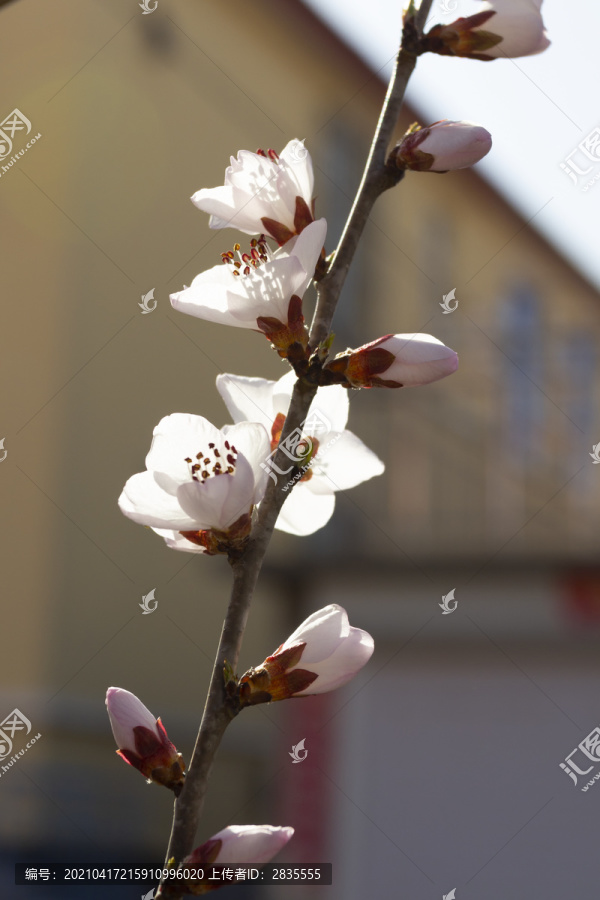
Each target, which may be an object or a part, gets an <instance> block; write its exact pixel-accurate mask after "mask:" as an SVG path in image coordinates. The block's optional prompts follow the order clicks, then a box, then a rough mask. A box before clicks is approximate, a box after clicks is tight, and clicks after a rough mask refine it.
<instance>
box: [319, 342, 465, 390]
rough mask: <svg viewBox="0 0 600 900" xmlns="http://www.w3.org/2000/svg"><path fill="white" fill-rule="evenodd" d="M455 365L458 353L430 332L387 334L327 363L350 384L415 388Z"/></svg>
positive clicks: (351, 385)
mask: <svg viewBox="0 0 600 900" xmlns="http://www.w3.org/2000/svg"><path fill="white" fill-rule="evenodd" d="M457 368H458V356H457V354H456V353H455V352H454V350H451V349H450V347H446V345H445V344H442V342H441V341H438V339H437V338H434V337H432V335H430V334H388V335H385V337H381V338H378V339H377V340H376V341H372V342H371V343H370V344H365V345H364V347H359V348H358V349H357V350H348V351H346V353H340V354H339V356H336V357H335V359H333V360H332V361H331V362H330V363H328V365H327V366H325V371H326V372H327V371H330V372H331V373H332V374H334V375H335V377H336V379H337V380H339V381H345V383H346V384H347V385H349V386H350V387H356V388H361V387H366V388H371V387H388V388H398V387H416V386H417V385H421V384H430V383H431V382H432V381H439V379H440V378H445V377H446V375H451V374H452V373H453V372H455V371H456V369H457Z"/></svg>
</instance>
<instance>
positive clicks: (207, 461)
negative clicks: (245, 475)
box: [185, 441, 238, 483]
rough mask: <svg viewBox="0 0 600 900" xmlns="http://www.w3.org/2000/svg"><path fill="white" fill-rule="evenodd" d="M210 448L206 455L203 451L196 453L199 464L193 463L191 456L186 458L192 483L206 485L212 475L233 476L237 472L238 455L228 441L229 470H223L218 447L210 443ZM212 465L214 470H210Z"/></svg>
mask: <svg viewBox="0 0 600 900" xmlns="http://www.w3.org/2000/svg"><path fill="white" fill-rule="evenodd" d="M208 447H209V452H208V453H207V454H206V455H205V454H204V452H203V451H200V453H196V459H197V460H199V462H193V460H192V458H191V456H186V457H185V462H186V463H187V464H188V466H189V467H190V477H191V479H192V481H198V482H202V483H204V482H205V481H206V479H207V478H210V477H211V475H225V474H229V475H232V474H233V473H234V472H235V467H236V463H237V455H238V452H237V450H236V449H235V447H233V446H231V445H230V444H229V442H228V441H225V447H226V448H227V451H228V452H227V462H228V463H229V465H228V466H227V469H223V465H222V463H221V461H220V458H219V457H220V456H221V452H220V451H219V450H218V449H217V447H215V445H214V444H213V443H210V444H209V445H208ZM211 463H213V465H212V468H209V467H210V465H211ZM198 473H200V477H198Z"/></svg>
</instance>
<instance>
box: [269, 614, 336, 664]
mask: <svg viewBox="0 0 600 900" xmlns="http://www.w3.org/2000/svg"><path fill="white" fill-rule="evenodd" d="M349 634H350V623H349V622H348V614H347V613H346V610H345V609H344V608H343V607H341V606H338V604H337V603H330V604H329V606H325V607H323V609H319V610H317V612H314V613H313V614H312V615H310V616H309V617H308V618H307V619H305V620H304V622H302V624H301V625H299V626H298V628H296V630H295V631H293V632H292V634H290V636H289V637H288V638H287V640H286V641H285V643H284V644H283V645H282V647H283V648H287V647H291V646H292V645H293V644H296V643H297V642H298V641H305V642H306V647H305V648H304V651H303V653H302V657H301V660H300V663H299V665H300V666H301V668H306V664H307V663H316V662H321V661H322V660H324V659H327V658H328V657H329V656H331V655H332V653H334V652H335V650H336V649H337V647H338V645H339V643H340V641H342V640H343V639H344V638H347V637H348V635H349Z"/></svg>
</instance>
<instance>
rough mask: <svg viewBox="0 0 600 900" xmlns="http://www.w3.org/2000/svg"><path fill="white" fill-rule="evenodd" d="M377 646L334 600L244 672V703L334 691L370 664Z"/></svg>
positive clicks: (242, 693) (241, 691) (241, 690)
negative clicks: (255, 665)
mask: <svg viewBox="0 0 600 900" xmlns="http://www.w3.org/2000/svg"><path fill="white" fill-rule="evenodd" d="M374 646H375V644H374V641H373V638H372V637H371V635H370V634H368V633H367V632H366V631H362V629H360V628H354V627H352V626H351V625H350V623H349V621H348V615H347V613H346V610H345V609H343V608H342V607H341V606H338V605H337V604H336V603H332V604H330V605H329V606H326V607H324V608H323V609H320V610H318V611H317V612H315V613H313V614H312V615H311V616H309V617H308V619H305V621H304V622H303V623H302V624H301V625H300V626H299V627H298V628H297V629H296V630H295V631H294V632H293V633H292V634H291V635H290V636H289V638H288V639H287V640H286V641H285V643H283V644H282V645H281V646H280V647H278V649H277V650H276V651H275V653H273V655H272V656H269V657H268V658H267V659H266V660H265V661H264V662H263V663H262V665H261V666H259V667H258V668H257V669H250V670H249V671H248V672H247V673H245V674H244V675H243V676H242V678H241V679H240V686H241V687H240V698H241V701H242V704H243V705H252V704H255V703H261V702H265V701H266V700H267V699H269V700H285V699H288V698H289V697H301V696H305V695H308V694H324V693H325V692H326V691H333V690H335V689H336V688H338V687H341V686H342V685H344V684H346V683H347V682H348V681H350V680H351V679H352V678H353V677H354V676H355V675H356V673H357V672H358V671H359V670H360V669H362V667H363V666H364V665H366V663H367V662H368V661H369V659H370V658H371V655H372V653H373V649H374ZM265 695H268V697H266V696H265Z"/></svg>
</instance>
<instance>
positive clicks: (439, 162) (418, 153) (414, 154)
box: [394, 119, 492, 172]
mask: <svg viewBox="0 0 600 900" xmlns="http://www.w3.org/2000/svg"><path fill="white" fill-rule="evenodd" d="M491 146H492V136H491V134H490V133H489V131H486V130H485V128H483V127H482V126H481V125H474V124H473V123H472V122H451V121H449V120H447V119H444V120H443V121H441V122H435V123H434V124H433V125H429V126H428V127H427V128H419V129H418V130H417V131H413V132H411V133H410V134H407V135H406V136H405V137H404V138H403V139H402V141H401V143H400V144H399V146H398V147H397V149H396V151H395V153H394V158H395V160H396V164H397V165H398V164H399V163H401V164H403V165H405V166H407V167H408V168H409V169H415V170H417V171H421V172H425V171H427V172H449V171H450V170H452V169H464V168H465V167H466V166H472V165H473V164H474V163H476V162H479V160H480V159H483V157H484V156H485V155H486V153H489V151H490V149H491Z"/></svg>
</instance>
